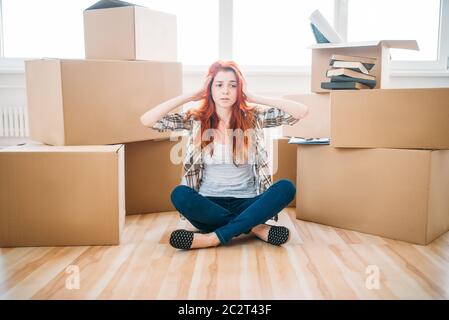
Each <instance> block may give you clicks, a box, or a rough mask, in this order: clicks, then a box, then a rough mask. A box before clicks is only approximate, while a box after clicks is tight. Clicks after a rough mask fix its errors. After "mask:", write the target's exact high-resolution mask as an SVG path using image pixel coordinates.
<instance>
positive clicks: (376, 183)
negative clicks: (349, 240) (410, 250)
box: [296, 146, 449, 244]
mask: <svg viewBox="0 0 449 320" xmlns="http://www.w3.org/2000/svg"><path fill="white" fill-rule="evenodd" d="M297 156H298V171H297V197H296V199H297V204H296V208H297V218H298V219H302V220H308V221H313V222H317V223H322V224H326V225H331V226H335V227H339V228H344V229H350V230H355V231H360V232H365V233H370V234H375V235H379V236H383V237H387V238H391V239H397V240H403V241H407V242H412V243H417V244H428V243H430V242H431V241H432V240H434V239H435V238H436V237H438V236H439V235H441V234H442V233H444V232H445V231H447V230H448V227H449V201H448V200H447V195H446V191H445V190H447V186H448V185H449V174H448V172H447V171H448V170H447V167H449V151H448V150H436V151H430V150H403V149H342V148H333V147H331V146H299V147H298V155H297Z"/></svg>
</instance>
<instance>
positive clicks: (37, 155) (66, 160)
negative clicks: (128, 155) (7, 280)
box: [0, 145, 125, 247]
mask: <svg viewBox="0 0 449 320" xmlns="http://www.w3.org/2000/svg"><path fill="white" fill-rule="evenodd" d="M123 149H124V146H123V145H110V146H75V147H54V146H47V145H22V146H13V147H8V148H5V149H1V150H0V176H1V179H0V246H1V247H19V246H66V245H73V246H80V245H118V244H119V243H120V234H121V231H122V229H123V226H124V221H125V194H124V188H125V182H124V150H123Z"/></svg>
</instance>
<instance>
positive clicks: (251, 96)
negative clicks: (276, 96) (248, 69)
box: [242, 77, 254, 103]
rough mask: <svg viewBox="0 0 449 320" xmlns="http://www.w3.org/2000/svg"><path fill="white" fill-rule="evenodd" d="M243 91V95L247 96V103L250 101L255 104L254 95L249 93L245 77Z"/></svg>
mask: <svg viewBox="0 0 449 320" xmlns="http://www.w3.org/2000/svg"><path fill="white" fill-rule="evenodd" d="M242 91H243V94H244V95H245V96H246V101H248V102H250V103H251V102H254V100H253V95H252V94H251V93H249V92H248V89H247V87H246V80H245V78H243V77H242Z"/></svg>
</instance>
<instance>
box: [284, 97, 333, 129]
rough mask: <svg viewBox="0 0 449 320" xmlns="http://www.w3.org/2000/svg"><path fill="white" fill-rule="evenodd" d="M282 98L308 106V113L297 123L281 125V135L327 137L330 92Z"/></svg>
mask: <svg viewBox="0 0 449 320" xmlns="http://www.w3.org/2000/svg"><path fill="white" fill-rule="evenodd" d="M283 98H284V99H288V100H293V101H296V102H299V103H303V104H305V105H307V106H309V114H308V115H307V116H306V117H305V118H304V119H301V120H300V121H299V122H298V123H296V124H294V125H292V126H289V125H284V126H282V136H284V137H302V138H329V137H330V134H331V132H330V131H331V128H330V94H329V93H320V94H318V93H311V94H297V95H287V96H284V97H283Z"/></svg>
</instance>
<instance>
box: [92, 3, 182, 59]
mask: <svg viewBox="0 0 449 320" xmlns="http://www.w3.org/2000/svg"><path fill="white" fill-rule="evenodd" d="M84 45H85V56H86V58H87V59H116V60H159V61H177V23H176V16H175V15H173V14H169V13H165V12H160V11H155V10H150V9H148V8H144V7H138V6H128V7H118V8H107V9H97V10H87V11H84Z"/></svg>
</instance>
